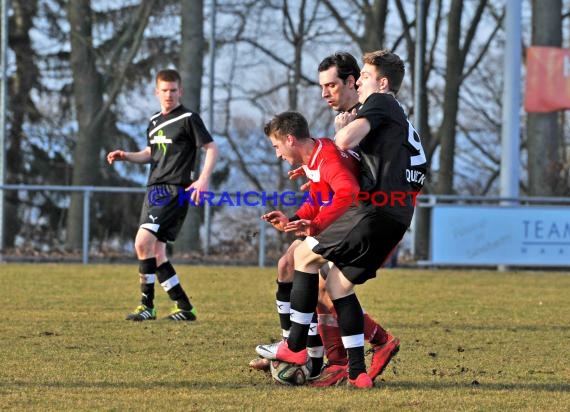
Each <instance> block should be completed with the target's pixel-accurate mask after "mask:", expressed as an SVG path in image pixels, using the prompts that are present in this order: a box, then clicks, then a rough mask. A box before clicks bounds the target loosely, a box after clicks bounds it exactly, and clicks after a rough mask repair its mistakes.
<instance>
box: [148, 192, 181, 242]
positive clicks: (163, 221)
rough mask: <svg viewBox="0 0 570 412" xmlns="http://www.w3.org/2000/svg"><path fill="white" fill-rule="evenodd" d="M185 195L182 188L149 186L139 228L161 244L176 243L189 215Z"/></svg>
mask: <svg viewBox="0 0 570 412" xmlns="http://www.w3.org/2000/svg"><path fill="white" fill-rule="evenodd" d="M185 195H186V193H185V192H184V187H182V186H177V185H166V184H156V185H152V186H148V187H147V189H146V194H145V198H144V202H143V205H142V210H141V215H140V221H139V227H141V228H143V229H146V230H148V231H149V232H151V233H153V234H154V235H155V236H156V238H157V239H158V240H159V241H161V242H164V243H166V242H173V241H175V240H176V237H177V236H178V233H179V232H180V229H181V228H182V224H183V223H184V219H185V218H186V214H187V213H188V206H189V202H188V198H187V197H185Z"/></svg>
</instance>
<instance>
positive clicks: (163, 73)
mask: <svg viewBox="0 0 570 412" xmlns="http://www.w3.org/2000/svg"><path fill="white" fill-rule="evenodd" d="M155 81H156V83H158V82H159V81H163V82H176V83H178V85H179V86H180V84H181V83H182V78H181V77H180V74H179V73H178V72H177V71H176V70H174V69H163V70H160V71H159V72H158V73H156V79H155Z"/></svg>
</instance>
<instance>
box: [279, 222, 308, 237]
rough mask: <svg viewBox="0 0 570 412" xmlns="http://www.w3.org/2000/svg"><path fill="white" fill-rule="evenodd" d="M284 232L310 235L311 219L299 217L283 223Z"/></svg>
mask: <svg viewBox="0 0 570 412" xmlns="http://www.w3.org/2000/svg"><path fill="white" fill-rule="evenodd" d="M285 232H295V234H296V235H297V236H311V221H310V220H307V219H299V220H294V221H292V222H289V223H287V225H285Z"/></svg>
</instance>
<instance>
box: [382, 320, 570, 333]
mask: <svg viewBox="0 0 570 412" xmlns="http://www.w3.org/2000/svg"><path fill="white" fill-rule="evenodd" d="M430 326H431V327H439V328H444V329H449V330H453V329H456V330H476V331H493V330H497V331H511V332H516V331H518V330H523V331H530V332H552V331H555V332H570V325H512V324H509V325H467V324H464V323H447V322H440V321H437V320H434V321H432V322H430V323H429V324H423V323H418V324H412V323H397V322H395V323H391V324H390V329H391V330H397V329H398V328H402V329H404V328H409V329H416V330H417V329H425V328H426V327H430Z"/></svg>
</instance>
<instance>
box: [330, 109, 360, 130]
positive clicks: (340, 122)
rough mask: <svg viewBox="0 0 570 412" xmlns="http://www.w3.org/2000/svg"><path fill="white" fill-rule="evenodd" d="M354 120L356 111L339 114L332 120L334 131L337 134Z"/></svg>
mask: <svg viewBox="0 0 570 412" xmlns="http://www.w3.org/2000/svg"><path fill="white" fill-rule="evenodd" d="M355 118H356V109H352V111H350V112H340V113H339V114H337V115H336V116H335V118H334V130H335V132H338V131H339V130H340V129H342V128H343V127H344V126H346V125H347V124H349V123H350V122H352V121H353V120H354V119H355Z"/></svg>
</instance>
